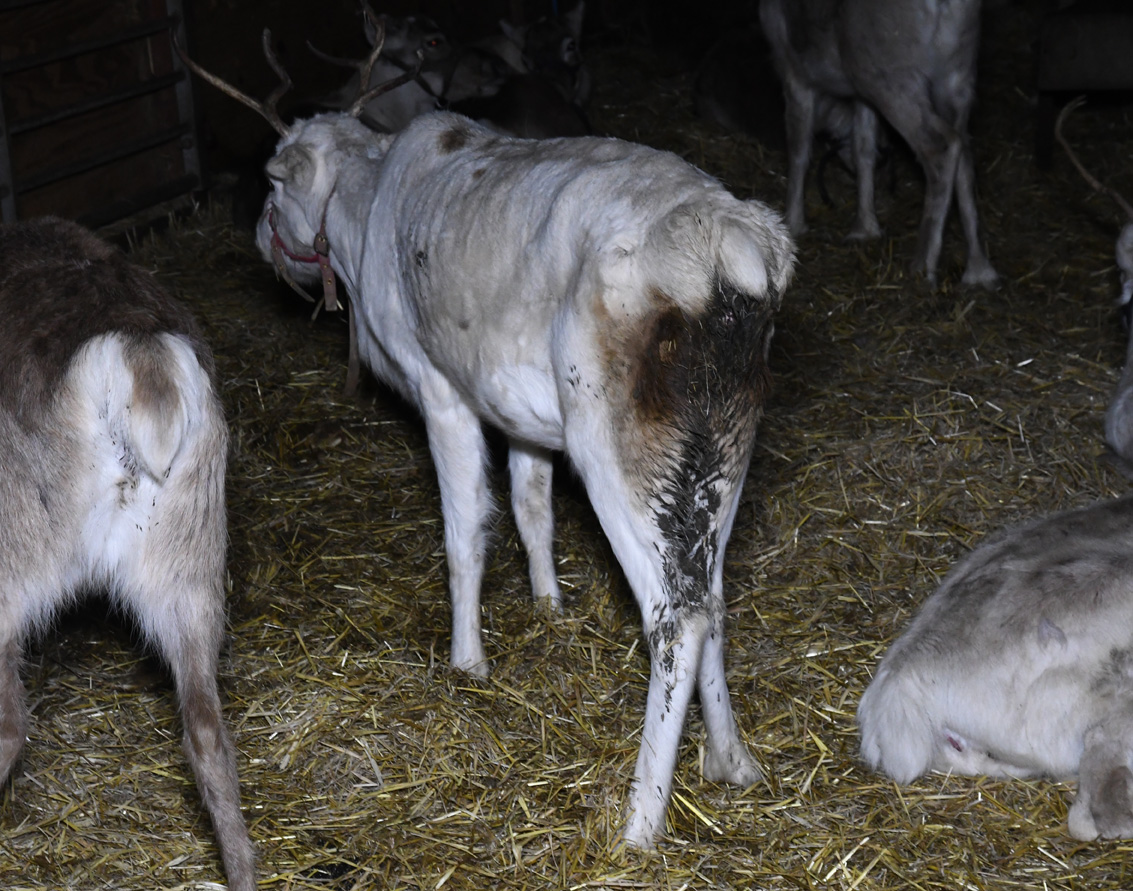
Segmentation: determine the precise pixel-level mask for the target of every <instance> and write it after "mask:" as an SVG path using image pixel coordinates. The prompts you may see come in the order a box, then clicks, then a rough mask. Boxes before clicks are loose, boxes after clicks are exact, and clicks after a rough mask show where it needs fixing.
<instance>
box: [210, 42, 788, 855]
mask: <svg viewBox="0 0 1133 891" xmlns="http://www.w3.org/2000/svg"><path fill="white" fill-rule="evenodd" d="M379 48H380V45H379ZM269 59H271V57H270V55H269ZM271 61H272V64H273V66H274V67H276V70H277V71H280V69H279V67H278V63H277V62H275V61H274V60H273V59H272V60H271ZM195 70H197V71H198V72H199V69H197V68H195ZM202 74H203V72H202ZM206 76H208V77H210V78H211V75H206ZM282 76H283V77H286V75H285V74H284V75H282ZM213 82H214V83H216V82H218V81H216V80H215V79H213ZM226 91H227V92H229V94H230V95H233V96H235V97H236V98H238V99H240V101H242V102H245V103H246V104H248V105H249V106H251V107H252V108H255V109H257V110H258V111H259V112H260V113H261V114H263V115H264V116H265V117H267V118H268V120H269V121H271V122H272V123H273V126H275V127H276V128H277V130H278V131H279V133H280V135H281V136H282V139H281V140H280V143H279V148H278V151H277V153H276V156H275V157H274V158H273V159H272V160H271V161H270V162H269V163H268V165H267V175H268V177H269V178H270V179H271V181H272V184H273V189H274V191H273V193H272V195H271V196H270V198H269V200H268V202H267V204H266V206H265V208H264V214H263V218H262V220H261V222H260V227H259V232H258V236H257V241H258V244H259V246H260V249H261V251H262V252H263V254H264V256H265V258H267V257H271V256H273V254H274V256H275V257H276V258H277V262H279V263H281V265H282V266H283V269H284V271H285V273H286V274H287V275H288V276H291V277H294V278H295V279H298V280H300V281H304V282H312V281H315V280H317V279H318V277H319V276H318V272H317V271H316V270H315V268H314V267H315V264H314V263H305V262H302V260H301V258H302V257H304V256H313V255H314V254H315V252H316V251H317V250H318V249H317V248H316V244H317V243H318V242H322V243H324V244H325V245H328V246H329V251H328V254H327V256H328V258H329V264H330V267H331V268H332V269H333V272H334V273H335V274H336V275H337V276H339V277H341V278H342V280H343V281H344V282H345V284H346V289H347V291H348V293H349V295H350V298H351V301H352V302H353V303H354V304H355V310H356V312H357V313H358V316H359V319H358V330H359V333H358V347H359V350H360V353H361V355H362V358H363V360H364V361H365V362H366V364H367V365H368V366H369V367H370V369H371V370H372V371H373V372H374V374H375V375H376V376H377V377H378V378H380V379H381V380H383V381H385V382H386V383H388V384H389V385H390V386H392V387H393V388H394V389H396V390H397V391H398V392H399V393H401V394H402V395H403V396H405V397H406V398H407V399H408V400H410V401H411V402H412V403H413V404H415V405H416V406H417V407H418V408H419V409H420V411H421V413H422V415H423V416H424V419H425V425H426V428H427V430H428V435H429V447H430V450H431V451H432V454H433V459H434V463H435V464H436V468H437V473H438V476H439V478H440V489H441V503H442V509H443V514H444V522H445V547H446V551H447V557H448V568H449V576H450V592H451V597H452V609H453V642H452V657H451V658H452V664H453V666H454V667H456V668H458V669H462V670H465V671H468V672H471V673H473V674H477V675H484V674H486V673H487V670H488V660H487V656H486V654H485V652H484V646H483V642H482V640H481V632H480V604H479V598H480V585H481V580H482V576H483V572H484V559H485V555H484V551H485V524H486V522H487V520H488V516H489V514H490V511H491V499H490V495H489V492H488V477H487V472H486V464H487V460H488V455H487V448H486V445H485V440H484V435H483V432H482V430H481V424H482V423H485V422H486V423H489V424H491V425H493V426H495V427H497V428H499V429H500V430H502V431H503V432H504V433H505V435H506V436H507V438H508V442H509V447H510V454H509V459H508V463H509V469H510V473H511V483H512V507H513V510H514V513H515V518H516V523H517V526H518V528H519V532H520V535H521V538H522V540H523V542H524V545H525V547H526V549H527V552H528V557H529V569H530V576H531V583H532V586H533V588H534V593H535V596H536V599H537V600H538V601H540V602H541V603H544V604H546V605H547V606H548V607H550V608H552V609H555V610H557V609H559V607H560V603H561V593H560V590H559V584H558V582H557V580H556V578H555V567H554V560H553V557H552V532H553V520H552V515H551V470H552V462H551V456H552V452H553V451H555V450H563V451H565V452H566V454H567V455H568V457H569V458H570V460H571V462H572V463H573V465H574V467H575V468H576V469H577V471H578V473H579V474H580V476H581V477H582V480H583V481H584V483H585V485H586V489H587V491H588V492H589V494H590V498H591V501H592V503H593V506H594V509H595V512H596V513H597V515H598V518H599V521H600V522H601V524H602V528H603V529H604V530H605V532H606V535H607V536H608V538H609V540H610V543H611V545H612V546H613V549H614V552H615V553H616V554H617V557H618V559H619V561H620V563H621V565H622V568H623V569H624V571H625V574H626V576H627V578H628V580H629V583H630V586H631V587H632V589H633V591H634V594H635V596H636V598H637V600H638V603H639V605H640V607H641V611H642V616H643V619H644V625H645V637H646V640H647V642H648V646H649V651H650V655H651V661H652V669H651V676H650V681H649V691H648V699H647V704H646V710H645V727H644V731H643V733H642V740H641V748H640V752H639V755H638V759H637V767H636V773H635V778H634V782H633V789H632V792H631V794H630V800H629V812H628V818H627V821H626V826H625V830H624V839H625V841H626V842H628V843H629V844H631V845H633V846H638V847H650V846H651V845H652V844H653V842H654V840H655V838H656V836H657V835H658V833H660V832H661V831H662V829H663V826H664V820H665V811H666V807H667V803H668V799H669V792H670V789H671V785H672V778H673V771H674V766H675V763H676V759H677V751H678V746H679V743H680V738H681V733H682V729H683V725H684V721H685V715H686V712H687V709H688V706H689V702H690V700H691V699H692V695H693V692H694V690H699V693H700V701H701V705H702V708H703V710H704V721H705V726H706V730H707V741H706V753H705V759H704V773H705V776H706V777H707V778H709V779H711V780H725V781H729V782H732V783H736V784H739V785H741V786H747V785H750V784H751V783H754V782H755V781H756V780H757V779H759V776H760V773H759V769H758V768H757V766H756V763H755V761H754V759H753V758H752V757H751V755H750V754H749V752H748V750H747V748H746V747H745V745H744V743H743V742H742V740H741V738H740V734H739V730H738V728H737V726H736V722H735V718H734V717H733V713H732V707H731V702H730V698H729V694H728V687H727V681H726V678H725V673H724V613H725V605H724V596H723V567H724V561H723V558H724V548H725V545H726V544H727V540H728V536H729V534H730V532H731V528H732V522H733V520H734V519H735V515H736V508H737V505H738V503H739V497H740V489H741V486H742V484H743V481H744V476H745V474H746V472H747V468H748V464H749V462H750V459H751V451H752V446H753V442H754V437H755V432H756V425H757V422H758V420H759V418H760V415H761V413H762V408H763V402H764V398H765V393H766V391H767V388H768V371H767V365H766V362H767V351H768V345H769V341H770V338H771V334H772V330H773V322H772V317H773V314H774V312H775V310H776V308H777V307H778V305H779V303H780V300H781V297H782V294H783V290H784V288H785V287H786V285H787V282H788V279H789V278H790V274H791V271H792V267H793V263H794V258H793V252H792V246H791V242H790V239H789V236H788V235H787V232H786V229H785V228H784V227H783V226H782V224H781V223H780V220H779V218H778V216H777V215H776V214H775V213H774V212H772V211H771V210H770V209H768V208H767V207H766V206H764V205H763V204H760V203H758V202H756V201H740V200H738V199H736V198H734V197H733V196H732V195H730V194H729V193H728V192H727V191H726V190H725V189H724V187H723V186H722V185H721V184H720V183H719V182H717V181H716V180H714V179H712V178H711V177H709V176H707V175H706V174H704V173H702V172H700V171H699V170H697V169H695V168H693V167H691V166H690V165H688V164H687V163H685V162H684V161H682V160H680V159H679V158H678V157H676V156H675V155H672V154H669V153H667V152H660V151H656V150H654V149H650V148H646V147H644V146H640V145H635V144H632V143H628V142H622V141H620V140H615V139H598V138H590V137H587V138H576V139H551V140H545V141H538V140H521V139H514V138H508V137H502V136H499V135H497V134H495V133H492V132H491V131H489V130H486V129H485V128H483V127H481V126H479V125H477V124H475V123H474V122H472V121H471V120H469V119H467V118H464V117H461V116H459V115H454V114H451V113H447V112H439V113H436V114H431V115H426V116H424V117H421V118H418V119H417V120H416V121H414V122H413V123H412V124H411V125H410V126H409V127H408V128H407V129H406V130H404V131H402V132H401V133H400V134H398V135H397V136H388V135H378V134H374V133H373V132H371V131H369V130H368V129H367V128H365V127H364V126H363V125H362V124H360V123H359V122H358V121H357V120H355V119H354V117H352V115H351V114H331V115H320V116H317V117H315V118H312V119H311V120H307V121H297V122H296V123H294V124H293V125H292V126H290V127H288V126H286V125H284V124H283V123H282V121H280V119H279V116H278V114H277V113H276V111H275V109H274V106H273V105H272V104H271V103H260V102H257V101H256V100H253V99H251V98H249V97H247V96H245V95H243V94H242V93H239V92H238V91H236V90H234V89H232V88H231V87H226ZM365 101H366V97H365V96H364V95H363V96H361V97H359V99H358V100H357V101H356V102H355V105H354V109H353V110H354V111H357V110H359V109H360V108H361V107H362V106H363V105H364V104H365ZM280 248H282V252H281V250H280ZM297 258H299V259H297Z"/></svg>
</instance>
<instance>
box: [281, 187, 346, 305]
mask: <svg viewBox="0 0 1133 891" xmlns="http://www.w3.org/2000/svg"><path fill="white" fill-rule="evenodd" d="M268 225H269V226H270V227H271V257H272V260H273V261H274V262H275V268H276V271H277V272H278V273H279V274H280V276H281V277H282V278H283V280H284V281H285V282H287V284H289V285H290V286H291V287H292V289H294V290H295V291H297V292H298V293H299V294H301V295H302V296H303V298H304V299H306V300H311V299H312V298H311V297H310V295H309V294H307V292H306V291H304V290H303V289H302V288H300V287H299V285H297V284H296V283H295V281H294V279H292V278H291V275H290V274H289V273H288V271H287V265H286V264H285V263H284V262H283V257H284V255H285V254H286V255H287V257H288V258H290V259H291V260H293V261H294V262H296V263H318V264H319V271H320V272H321V273H322V279H323V300H322V303H323V306H325V307H326V308H327V312H335V311H337V310H338V309H339V305H338V292H337V289H336V288H335V280H334V270H333V269H331V266H330V242H329V241H328V240H327V215H326V212H325V211H324V213H323V219H322V223H321V224H320V225H319V232H318V234H317V235H316V236H315V252H314V253H313V254H311V255H310V256H306V257H305V256H303V255H301V254H296V253H295V252H293V251H292V250H291V249H290V248H289V247H288V246H287V245H285V244H284V243H283V239H282V238H280V237H279V232H278V231H277V230H276V228H275V206H274V205H273V206H272V207H271V208H270V209H269V210H268ZM318 311H319V310H318V307H316V308H315V312H316V313H318Z"/></svg>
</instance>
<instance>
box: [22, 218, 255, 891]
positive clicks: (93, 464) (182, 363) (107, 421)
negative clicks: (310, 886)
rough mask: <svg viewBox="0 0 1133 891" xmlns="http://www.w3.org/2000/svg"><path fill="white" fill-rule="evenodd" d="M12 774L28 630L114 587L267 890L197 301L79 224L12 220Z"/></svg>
mask: <svg viewBox="0 0 1133 891" xmlns="http://www.w3.org/2000/svg"><path fill="white" fill-rule="evenodd" d="M0 314H2V315H3V318H4V323H3V325H0V357H2V359H3V361H0V455H3V459H2V460H0V512H2V514H3V517H4V521H3V523H0V782H3V781H4V780H5V779H7V777H8V776H9V775H10V774H11V771H12V767H13V765H14V764H15V762H16V759H17V758H18V757H19V755H20V752H21V751H22V749H23V747H24V742H25V739H26V737H27V730H28V715H27V705H26V704H25V701H24V688H23V684H22V682H21V680H20V676H19V665H20V655H21V650H22V648H23V645H24V643H25V641H26V639H27V637H28V636H29V635H30V634H32V633H33V632H35V631H37V630H40V629H43V628H44V627H45V626H47V625H48V624H49V623H50V621H51V619H52V617H53V616H54V615H55V613H56V612H57V611H58V610H59V609H61V608H62V607H64V606H66V605H67V604H68V603H70V602H72V601H73V600H75V598H76V597H77V596H78V595H80V594H82V593H84V592H85V591H87V590H88V589H91V588H94V589H105V590H106V591H107V592H108V593H109V595H110V597H111V599H112V601H113V602H114V603H115V604H116V605H117V606H119V607H120V608H122V609H123V610H124V611H125V612H127V613H129V614H131V615H132V616H133V617H135V618H136V619H137V622H138V626H139V628H140V630H141V631H142V633H143V634H144V636H145V637H146V639H147V640H148V641H150V642H151V643H152V644H153V645H154V646H155V647H156V649H157V651H158V652H159V653H160V654H161V655H162V656H163V657H164V658H165V660H166V661H167V662H168V663H169V666H170V667H171V669H172V671H173V678H174V680H175V682H176V685H177V695H178V698H179V700H180V703H181V715H182V720H183V723H184V727H185V753H186V755H187V756H188V759H189V763H190V764H191V765H192V768H193V772H194V773H195V774H196V777H197V785H198V787H199V789H200V792H201V798H202V799H203V800H204V803H205V806H206V807H207V808H208V811H209V814H210V815H211V817H212V823H213V828H214V829H215V831H216V835H217V839H218V841H219V842H220V848H221V853H222V854H223V857H224V865H225V870H226V871H227V873H228V880H229V885H230V887H231V888H232V889H234V891H252V889H253V888H254V887H255V884H256V879H255V864H254V856H253V851H252V845H251V842H250V841H249V840H248V833H247V830H246V829H245V826H244V819H243V816H242V815H241V813H240V790H239V786H238V782H237V778H236V755H235V751H234V749H233V746H232V742H231V740H230V739H229V736H228V733H227V731H226V730H225V727H224V719H223V716H222V714H221V708H220V699H219V694H218V691H217V685H216V671H217V658H218V653H219V648H220V643H221V637H222V635H223V632H224V561H225V543H226V538H227V527H226V524H225V508H224V473H225V461H226V450H227V443H228V432H227V428H226V426H225V423H224V418H223V415H222V413H221V408H220V403H219V401H218V399H217V395H216V390H215V387H214V384H213V380H212V370H213V365H212V355H211V353H210V352H209V350H208V347H207V346H206V345H205V343H204V342H203V341H202V340H201V337H200V334H199V332H198V330H197V327H196V324H195V323H194V321H193V319H192V318H191V316H190V315H189V313H188V311H187V310H186V309H185V308H184V307H183V306H181V305H180V304H179V303H177V302H176V301H174V300H173V299H172V298H171V297H169V295H168V294H166V293H165V292H164V291H163V290H162V289H161V288H160V287H159V286H158V284H157V283H156V282H155V281H154V280H153V278H152V277H151V276H149V275H148V274H146V273H145V272H143V271H141V270H139V269H137V268H136V267H134V266H132V265H131V264H130V263H129V262H127V260H126V259H125V257H123V256H122V255H120V254H119V253H118V252H117V251H115V250H114V249H113V248H111V247H110V246H109V245H107V244H105V243H104V242H102V241H100V240H99V239H98V238H96V237H95V236H94V235H92V234H91V233H90V232H88V231H87V230H85V229H82V228H81V227H79V226H77V225H75V224H74V223H69V222H66V221H63V220H58V219H53V218H44V219H40V220H35V221H32V222H27V223H12V224H6V225H0Z"/></svg>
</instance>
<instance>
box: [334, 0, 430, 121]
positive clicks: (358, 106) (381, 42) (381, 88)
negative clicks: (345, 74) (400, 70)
mask: <svg viewBox="0 0 1133 891" xmlns="http://www.w3.org/2000/svg"><path fill="white" fill-rule="evenodd" d="M365 15H366V18H367V19H368V20H369V22H370V24H371V25H373V26H374V32H375V33H374V49H373V51H371V53H370V55H369V58H367V59H366V61H365V62H364V63H362V65H361V67H360V68H359V71H360V72H361V75H362V79H361V81H360V86H359V93H358V98H356V99H355V100H354V103H353V104H352V105H351V106H350V108H348V109H347V110H346V113H347V114H349V115H350V116H351V117H355V118H356V117H358V116H359V115H361V114H362V110H363V109H364V108H365V107H366V105H367V104H368V103H369V102H370V101H371V100H373V99H377V98H378V97H379V96H381V95H383V94H384V93H388V92H389V91H390V90H395V89H397V88H398V87H400V86H401V85H402V84H407V83H409V81H411V80H413V79H414V78H415V77H417V76H418V75H419V74H420V73H421V66H422V65H424V64H425V51H424V50H423V49H420V48H419V49H418V50H417V67H416V68H414V69H413V70H412V71H406V72H405V73H404V74H401V75H398V76H397V77H395V78H393V80H387V81H385V83H380V84H378V85H377V86H374V87H370V89H366V85H367V84H368V83H369V82H370V75H371V74H372V73H373V71H374V65H375V64H377V61H378V56H380V55H381V54H382V47H383V46H385V42H386V26H385V22H383V21H381V20H380V19H377V18H376V17H375V16H374V12H373V10H372V9H370V7H369V6H368V5H367V6H366V8H365Z"/></svg>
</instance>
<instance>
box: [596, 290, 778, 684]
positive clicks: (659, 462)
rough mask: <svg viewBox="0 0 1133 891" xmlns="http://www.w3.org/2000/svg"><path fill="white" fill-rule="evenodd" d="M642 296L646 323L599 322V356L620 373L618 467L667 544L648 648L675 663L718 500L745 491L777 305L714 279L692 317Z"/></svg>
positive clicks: (715, 534)
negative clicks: (647, 307) (664, 594)
mask: <svg viewBox="0 0 1133 891" xmlns="http://www.w3.org/2000/svg"><path fill="white" fill-rule="evenodd" d="M650 298H651V301H652V304H653V306H654V307H656V309H655V310H654V311H653V312H652V314H651V315H648V316H646V317H645V318H644V319H633V320H626V321H618V322H616V321H614V320H612V319H610V320H609V323H608V324H605V325H603V329H604V330H605V331H606V332H608V333H607V335H606V337H605V341H604V343H603V344H602V347H603V350H604V355H603V359H604V360H605V365H606V368H607V369H608V375H609V378H610V381H609V383H611V384H613V383H614V382H615V381H617V379H618V378H619V377H621V376H624V377H623V380H622V381H621V387H620V388H617V389H621V390H622V393H623V396H622V398H623V399H624V403H623V404H622V405H617V404H616V402H615V404H614V405H612V406H611V408H612V413H613V417H614V418H618V417H625V418H626V419H627V420H628V421H629V422H628V423H623V424H619V425H618V429H617V431H616V433H617V436H618V439H619V441H620V446H621V447H620V449H619V451H620V453H621V454H622V455H623V456H624V465H623V469H624V471H625V474H626V477H627V479H629V480H630V481H631V482H632V483H633V484H634V488H635V489H636V490H637V491H638V492H640V493H642V495H643V496H644V498H645V500H646V502H647V504H648V509H649V510H650V511H652V513H653V516H654V521H655V523H656V525H657V528H658V530H659V531H660V533H661V535H662V537H663V538H664V540H665V542H666V543H667V545H668V547H667V548H666V552H665V556H664V567H663V572H664V575H665V584H666V588H667V590H668V601H667V603H665V604H664V605H663V607H662V609H661V610H660V611H659V612H658V613H657V614H656V615H655V616H654V618H655V624H654V633H653V634H652V635H651V638H652V639H651V640H650V642H649V643H650V647H651V649H652V651H653V653H654V654H655V656H656V657H658V658H660V659H662V660H663V661H668V662H671V661H672V659H673V654H672V653H671V651H670V648H669V643H670V642H671V641H673V640H676V639H677V637H678V636H679V635H678V623H679V622H680V621H681V619H680V616H681V614H682V613H683V612H685V611H686V610H693V611H697V610H701V609H703V608H704V607H705V606H706V604H707V600H708V596H709V588H710V578H711V573H712V571H713V569H712V568H713V567H714V566H715V565H716V562H717V560H718V559H719V557H720V555H719V549H720V542H719V531H720V530H719V523H720V521H721V517H722V509H723V507H724V503H725V498H730V497H731V496H732V494H733V493H734V492H735V491H736V488H737V487H738V486H739V485H740V484H741V482H742V473H743V471H744V469H745V468H746V467H747V462H748V458H749V456H750V453H751V447H752V443H753V441H754V438H755V430H756V425H757V423H758V420H759V417H760V415H761V413H762V406H763V403H764V400H765V399H766V396H767V393H768V391H769V389H770V375H769V373H768V370H767V366H766V361H765V357H766V351H767V343H768V338H769V337H770V335H771V331H772V323H771V318H772V316H771V310H770V308H769V307H770V306H771V305H773V301H767V300H766V299H761V298H757V297H753V296H752V295H747V294H742V293H740V292H738V291H737V290H736V289H734V288H731V287H729V286H727V285H726V284H724V283H722V282H716V283H715V284H714V287H713V289H712V296H711V297H710V299H709V300H708V301H707V305H706V306H705V307H704V309H703V310H702V311H701V312H700V313H699V314H698V315H696V316H691V315H689V314H687V313H686V312H685V311H684V310H682V308H681V307H680V306H679V305H677V303H676V302H675V301H674V300H673V299H672V298H670V297H669V296H668V295H666V294H664V293H663V292H661V291H660V290H657V289H654V290H653V292H652V293H651V294H650ZM597 302H598V307H599V308H598V312H599V314H602V313H603V312H604V308H603V307H602V305H601V301H600V300H599V301H597ZM610 389H611V390H612V389H615V388H613V387H611V388H610Z"/></svg>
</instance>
